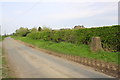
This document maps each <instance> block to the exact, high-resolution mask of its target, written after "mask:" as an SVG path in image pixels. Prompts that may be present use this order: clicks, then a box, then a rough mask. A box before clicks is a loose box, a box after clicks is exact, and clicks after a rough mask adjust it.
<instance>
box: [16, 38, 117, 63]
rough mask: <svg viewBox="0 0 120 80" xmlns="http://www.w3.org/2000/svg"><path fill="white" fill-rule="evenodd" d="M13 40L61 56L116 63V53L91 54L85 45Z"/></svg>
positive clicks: (26, 39)
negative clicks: (60, 54) (69, 55)
mask: <svg viewBox="0 0 120 80" xmlns="http://www.w3.org/2000/svg"><path fill="white" fill-rule="evenodd" d="M14 38H15V39H19V40H21V41H24V42H27V43H30V44H33V45H35V46H37V47H39V48H44V49H48V50H52V51H56V52H59V53H63V54H71V55H76V56H81V57H87V58H93V59H97V60H103V61H106V62H113V63H116V64H117V63H118V52H106V51H99V52H96V53H93V52H91V51H90V47H89V46H88V45H85V44H79V45H76V44H72V43H67V42H60V43H55V42H52V41H44V40H34V39H30V38H28V37H14Z"/></svg>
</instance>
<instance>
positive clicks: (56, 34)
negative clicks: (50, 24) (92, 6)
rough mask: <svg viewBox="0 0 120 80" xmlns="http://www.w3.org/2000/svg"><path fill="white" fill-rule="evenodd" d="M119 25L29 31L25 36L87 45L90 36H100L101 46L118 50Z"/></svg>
mask: <svg viewBox="0 0 120 80" xmlns="http://www.w3.org/2000/svg"><path fill="white" fill-rule="evenodd" d="M119 30H120V25H115V26H106V27H98V28H83V29H77V30H76V29H71V30H58V31H57V30H52V31H49V32H48V31H41V32H33V33H29V34H28V35H27V37H29V38H32V39H43V40H46V41H49V40H50V41H54V42H61V41H65V42H70V43H74V44H78V45H79V44H87V45H89V44H90V42H91V38H92V37H96V36H99V37H101V41H102V47H103V48H104V49H105V50H108V51H120V36H119V35H120V31H119Z"/></svg>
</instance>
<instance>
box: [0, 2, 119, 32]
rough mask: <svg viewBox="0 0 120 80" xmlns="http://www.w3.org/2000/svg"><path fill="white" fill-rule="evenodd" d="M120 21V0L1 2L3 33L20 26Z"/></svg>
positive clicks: (61, 25) (109, 23) (55, 27)
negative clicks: (119, 7) (119, 1)
mask: <svg viewBox="0 0 120 80" xmlns="http://www.w3.org/2000/svg"><path fill="white" fill-rule="evenodd" d="M117 24H118V2H117V1H114V2H113V1H109V2H108V1H106V2H99V1H96V2H95V1H94V2H79V0H66V1H65V0H61V1H55V0H51V1H50V0H49V1H47V0H45V1H39V2H30V1H29V2H28V1H26V2H15V1H14V0H13V1H12V2H8V1H6V2H3V1H1V2H0V25H1V26H2V34H5V33H7V34H11V33H13V32H15V30H16V29H18V28H19V27H27V28H33V27H38V26H46V27H49V28H52V29H60V28H73V27H74V26H75V25H84V26H85V27H96V26H97V27H98V26H108V25H117Z"/></svg>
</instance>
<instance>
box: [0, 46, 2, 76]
mask: <svg viewBox="0 0 120 80" xmlns="http://www.w3.org/2000/svg"><path fill="white" fill-rule="evenodd" d="M1 67H2V49H1V48H0V76H2V69H1Z"/></svg>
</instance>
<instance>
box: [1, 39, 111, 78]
mask: <svg viewBox="0 0 120 80" xmlns="http://www.w3.org/2000/svg"><path fill="white" fill-rule="evenodd" d="M3 48H4V50H5V52H6V53H7V55H8V59H9V62H10V64H11V65H12V67H13V69H14V71H15V74H16V75H17V76H18V77H19V78H110V76H107V75H105V74H103V73H100V72H96V71H94V70H93V69H92V68H90V67H87V66H83V65H80V64H77V63H74V62H72V61H68V60H65V59H62V58H59V57H56V56H52V55H49V54H46V53H44V52H40V51H39V50H36V49H34V48H31V47H28V46H26V45H23V44H21V43H19V42H17V41H15V40H14V39H12V38H10V37H7V38H6V39H5V40H4V41H3Z"/></svg>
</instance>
